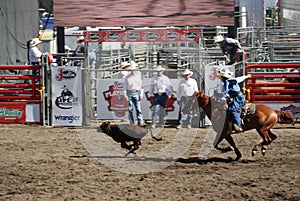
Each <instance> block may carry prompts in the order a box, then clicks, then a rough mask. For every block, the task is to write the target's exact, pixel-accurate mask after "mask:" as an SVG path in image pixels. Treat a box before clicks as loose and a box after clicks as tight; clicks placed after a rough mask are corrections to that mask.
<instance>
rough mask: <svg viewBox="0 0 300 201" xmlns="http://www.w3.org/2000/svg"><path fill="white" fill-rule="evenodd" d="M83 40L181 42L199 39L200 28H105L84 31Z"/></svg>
mask: <svg viewBox="0 0 300 201" xmlns="http://www.w3.org/2000/svg"><path fill="white" fill-rule="evenodd" d="M84 38H85V42H98V43H99V42H181V41H191V42H198V41H199V40H200V30H197V29H190V30H155V29H149V30H106V31H86V32H84Z"/></svg>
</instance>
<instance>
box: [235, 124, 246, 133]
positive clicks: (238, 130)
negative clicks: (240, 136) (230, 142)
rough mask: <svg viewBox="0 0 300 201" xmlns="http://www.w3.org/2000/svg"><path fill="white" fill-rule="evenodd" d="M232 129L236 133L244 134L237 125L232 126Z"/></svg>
mask: <svg viewBox="0 0 300 201" xmlns="http://www.w3.org/2000/svg"><path fill="white" fill-rule="evenodd" d="M233 127H234V130H235V131H236V133H241V132H244V130H243V129H242V128H241V127H239V126H238V125H237V124H233Z"/></svg>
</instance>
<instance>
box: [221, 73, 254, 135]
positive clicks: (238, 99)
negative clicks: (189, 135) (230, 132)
mask: <svg viewBox="0 0 300 201" xmlns="http://www.w3.org/2000/svg"><path fill="white" fill-rule="evenodd" d="M217 75H218V77H219V79H220V80H221V81H222V82H223V87H222V91H221V95H222V96H223V97H225V99H226V100H227V102H228V111H229V112H230V113H231V114H232V116H233V126H234V129H235V131H236V132H237V133H240V132H243V129H242V128H241V127H242V121H241V117H240V113H239V110H240V109H241V108H242V106H243V105H244V103H245V97H244V94H243V93H242V92H241V89H240V86H239V83H241V82H243V81H244V80H246V79H247V78H250V77H251V75H246V76H241V77H237V78H235V77H232V75H233V72H231V71H230V70H227V69H226V68H222V69H220V70H219V71H218V73H217Z"/></svg>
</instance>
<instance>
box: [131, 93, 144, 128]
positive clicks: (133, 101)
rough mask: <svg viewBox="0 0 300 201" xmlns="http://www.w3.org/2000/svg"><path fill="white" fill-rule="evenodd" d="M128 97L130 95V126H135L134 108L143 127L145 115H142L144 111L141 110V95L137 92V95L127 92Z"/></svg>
mask: <svg viewBox="0 0 300 201" xmlns="http://www.w3.org/2000/svg"><path fill="white" fill-rule="evenodd" d="M127 95H128V118H129V121H130V124H134V118H133V106H134V107H135V111H136V117H137V120H138V124H139V125H142V124H143V114H142V110H141V102H140V97H139V93H138V92H135V93H131V92H127Z"/></svg>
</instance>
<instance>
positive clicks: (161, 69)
mask: <svg viewBox="0 0 300 201" xmlns="http://www.w3.org/2000/svg"><path fill="white" fill-rule="evenodd" d="M164 70H165V68H163V67H162V66H161V65H159V66H157V68H156V69H155V71H156V72H160V71H164Z"/></svg>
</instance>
